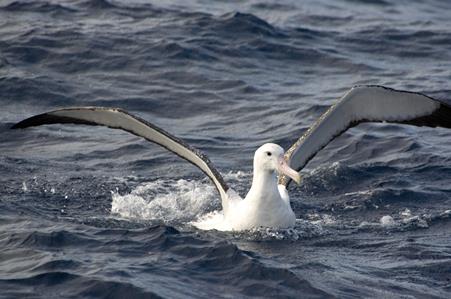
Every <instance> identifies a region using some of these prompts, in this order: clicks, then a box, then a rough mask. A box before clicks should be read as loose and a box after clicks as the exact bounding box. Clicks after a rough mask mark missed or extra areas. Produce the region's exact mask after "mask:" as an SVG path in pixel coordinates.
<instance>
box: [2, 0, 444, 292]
mask: <svg viewBox="0 0 451 299" xmlns="http://www.w3.org/2000/svg"><path fill="white" fill-rule="evenodd" d="M358 84H381V85H385V86H388V87H392V88H398V89H403V90H411V91H417V92H423V93H425V94H427V95H429V96H433V97H436V98H439V99H443V100H451V2H450V1H442V0H440V1H439V0H431V1H408V0H400V1H388V0H360V1H359V0H336V1H332V0H315V1H314V0H307V1H275V0H247V1H222V0H213V1H206V0H188V1H171V0H168V1H135V0H133V1H125V0H124V1H116V0H114V1H113V0H82V1H80V0H77V1H72V0H71V1H52V0H47V1H23V0H18V1H9V0H6V1H5V0H2V1H0V104H1V108H0V298H160V297H161V298H253V297H258V298H269V297H271V298H451V130H447V129H440V128H438V129H435V128H418V127H412V126H407V125H395V124H384V123H382V124H369V123H367V124H361V125H359V126H357V127H355V128H353V129H351V130H349V131H347V132H346V133H344V134H343V135H342V136H340V137H339V138H337V139H336V140H334V141H333V142H332V143H330V144H329V145H328V146H327V147H326V148H325V149H324V150H322V151H321V152H320V153H319V154H318V155H317V156H316V158H315V159H313V160H312V161H311V162H310V163H309V164H308V165H307V167H306V168H305V169H303V170H302V174H303V176H304V180H303V183H302V184H301V186H299V187H296V186H294V184H293V185H291V188H290V195H291V199H292V206H293V209H294V211H295V213H296V216H297V218H298V220H297V224H296V227H295V228H293V229H289V230H273V229H255V230H253V231H248V232H240V233H238V232H232V233H227V232H217V231H201V230H198V229H196V228H194V227H193V226H192V225H191V222H192V221H195V220H196V219H198V217H201V216H202V215H205V214H206V213H209V212H212V211H216V210H219V209H220V208H221V207H220V199H219V195H218V194H217V192H216V190H215V188H214V187H213V185H212V184H211V183H210V181H209V180H208V179H206V178H205V175H203V173H202V172H200V171H199V170H198V169H197V168H195V167H194V166H192V165H191V164H189V163H186V162H185V161H184V160H182V159H180V158H178V157H177V156H175V155H173V154H171V153H169V152H167V151H166V150H164V149H162V148H160V147H158V146H157V145H154V144H151V143H149V142H146V141H144V140H142V139H140V138H138V137H135V136H133V135H130V134H128V133H126V132H122V131H118V130H111V129H108V128H102V127H88V126H75V125H52V126H43V127H37V128H30V129H26V130H10V127H11V126H12V125H13V124H14V123H16V122H18V121H20V120H22V119H24V118H26V117H30V116H32V115H34V114H37V113H42V112H45V111H48V110H52V109H57V108H61V107H67V106H107V107H120V108H123V109H126V110H128V111H129V112H130V113H133V114H136V115H137V116H139V117H141V118H144V119H146V120H148V121H150V122H152V123H155V124H157V125H158V126H160V127H162V128H164V129H165V130H167V131H169V132H171V133H172V134H174V135H176V136H178V137H180V138H182V139H184V140H185V141H187V142H188V143H190V144H191V145H193V146H194V147H196V148H198V149H200V150H202V151H203V152H204V153H206V154H207V155H208V156H209V157H210V159H211V160H212V162H213V163H214V164H215V165H216V166H217V168H218V169H219V170H220V171H221V173H222V174H224V176H225V179H226V180H227V181H228V182H229V184H230V185H231V186H232V188H234V189H235V190H237V192H239V193H240V194H241V195H242V196H244V195H245V194H246V191H247V190H248V188H249V186H250V181H251V178H252V157H253V153H254V151H255V150H256V149H257V148H258V147H259V146H260V145H262V144H264V143H266V142H275V143H278V144H280V145H281V146H283V147H284V148H285V149H286V148H288V147H289V146H290V145H291V144H292V143H293V142H294V141H295V140H296V139H297V138H298V137H299V136H300V135H301V134H302V132H304V131H305V130H306V129H307V128H308V127H309V126H310V125H311V124H312V122H313V121H314V120H315V119H316V118H317V117H319V116H320V115H321V113H323V112H324V111H325V110H326V109H327V108H328V107H329V106H330V105H331V104H333V103H334V102H335V101H336V100H337V99H338V98H339V97H340V96H342V95H343V94H344V93H345V92H346V91H347V90H348V89H350V88H351V87H352V86H354V85H358Z"/></svg>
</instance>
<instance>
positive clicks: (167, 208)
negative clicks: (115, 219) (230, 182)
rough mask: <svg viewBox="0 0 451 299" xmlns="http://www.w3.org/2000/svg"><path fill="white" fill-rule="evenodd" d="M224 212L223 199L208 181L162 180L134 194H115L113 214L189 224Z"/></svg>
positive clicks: (146, 185)
mask: <svg viewBox="0 0 451 299" xmlns="http://www.w3.org/2000/svg"><path fill="white" fill-rule="evenodd" d="M218 208H220V201H219V196H218V194H217V192H216V190H215V188H214V186H213V185H211V184H210V183H209V182H207V181H196V180H183V179H181V180H177V181H173V180H163V179H159V180H156V181H152V182H147V183H144V184H141V185H139V186H138V187H137V188H135V189H134V190H133V191H132V192H131V193H130V194H125V195H121V194H119V193H118V192H117V191H113V192H112V204H111V213H112V214H116V215H118V216H120V217H122V218H132V219H145V220H155V219H157V220H162V221H164V222H169V223H172V222H176V223H180V222H189V221H192V220H194V219H195V218H197V217H198V216H199V215H202V214H205V213H206V212H210V211H212V210H215V209H218Z"/></svg>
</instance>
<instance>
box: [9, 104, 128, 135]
mask: <svg viewBox="0 0 451 299" xmlns="http://www.w3.org/2000/svg"><path fill="white" fill-rule="evenodd" d="M69 110H91V111H98V110H110V111H115V112H120V113H125V114H128V115H130V113H129V112H128V111H126V110H124V109H122V108H115V107H99V106H86V107H69V108H62V109H57V110H53V111H50V112H46V113H42V114H38V115H34V116H32V117H29V118H26V119H24V120H22V121H20V122H18V123H16V124H14V125H13V126H12V127H11V128H10V129H12V130H15V129H25V128H29V127H36V126H41V125H50V124H67V123H72V124H85V125H97V124H96V123H93V122H89V121H80V120H78V119H75V118H71V117H64V116H57V115H54V114H53V113H55V112H59V111H69Z"/></svg>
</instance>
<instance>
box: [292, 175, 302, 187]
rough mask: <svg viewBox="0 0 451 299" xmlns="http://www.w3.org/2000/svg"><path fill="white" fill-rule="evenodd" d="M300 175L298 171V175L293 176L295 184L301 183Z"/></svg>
mask: <svg viewBox="0 0 451 299" xmlns="http://www.w3.org/2000/svg"><path fill="white" fill-rule="evenodd" d="M301 180H302V178H301V175H300V174H299V173H298V175H297V176H296V177H295V179H294V181H295V182H296V184H298V185H300V184H301Z"/></svg>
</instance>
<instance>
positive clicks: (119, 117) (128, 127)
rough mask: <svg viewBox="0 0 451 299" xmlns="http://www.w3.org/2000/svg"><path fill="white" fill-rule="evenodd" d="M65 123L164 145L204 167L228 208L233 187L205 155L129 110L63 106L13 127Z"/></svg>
mask: <svg viewBox="0 0 451 299" xmlns="http://www.w3.org/2000/svg"><path fill="white" fill-rule="evenodd" d="M65 123H71V124H83V125H92V126H97V125H99V126H106V127H109V128H112V129H121V130H124V131H127V132H129V133H132V134H134V135H136V136H139V137H142V138H144V139H146V140H148V141H151V142H154V143H156V144H159V145H161V146H162V147H164V148H166V149H168V150H169V151H171V152H173V153H175V154H177V155H178V156H180V157H182V158H184V159H185V160H187V161H188V162H190V163H192V164H194V165H196V166H197V167H199V168H200V170H202V171H203V172H204V173H205V174H206V175H207V176H208V177H209V178H210V179H211V180H212V181H213V183H214V184H215V186H216V189H218V191H219V193H220V195H221V199H222V205H223V209H224V210H226V209H227V195H226V193H227V190H228V189H229V188H228V186H227V184H226V183H225V181H224V179H223V178H222V176H221V174H220V173H219V172H218V171H217V170H216V168H215V167H214V166H213V164H212V163H211V162H210V160H209V159H208V157H207V156H206V155H205V154H203V153H202V152H200V151H199V150H197V149H195V148H193V147H191V146H190V145H188V144H187V143H186V142H184V141H183V140H181V139H179V138H177V137H175V136H173V135H171V134H169V133H168V132H166V131H164V130H163V129H161V128H159V127H157V126H155V125H154V124H152V123H149V122H147V121H145V120H143V119H141V118H139V117H136V116H134V115H131V114H130V113H128V112H127V111H125V110H122V109H118V108H103V107H80V108H67V109H60V110H55V111H50V112H46V113H43V114H39V115H35V116H32V117H30V118H27V119H25V120H23V121H21V122H19V123H17V124H15V125H14V126H13V127H12V129H19V128H27V127H33V126H40V125H47V124H65Z"/></svg>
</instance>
